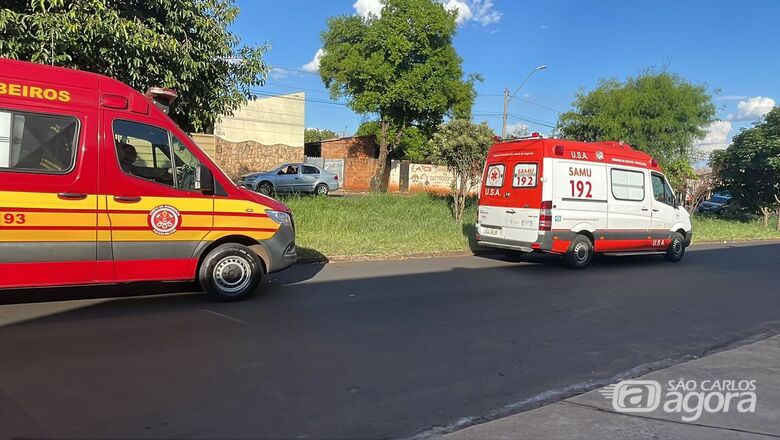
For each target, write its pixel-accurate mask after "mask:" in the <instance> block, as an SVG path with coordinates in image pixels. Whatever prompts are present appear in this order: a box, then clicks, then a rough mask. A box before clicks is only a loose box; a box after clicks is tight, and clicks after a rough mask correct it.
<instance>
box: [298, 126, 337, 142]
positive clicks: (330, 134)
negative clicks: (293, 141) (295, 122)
mask: <svg viewBox="0 0 780 440" xmlns="http://www.w3.org/2000/svg"><path fill="white" fill-rule="evenodd" d="M338 137H339V135H338V134H337V133H336V132H335V131H333V130H328V129H327V128H326V129H322V130H321V129H319V128H307V129H306V130H304V131H303V142H304V143H306V144H308V143H310V142H322V141H327V140H329V139H338Z"/></svg>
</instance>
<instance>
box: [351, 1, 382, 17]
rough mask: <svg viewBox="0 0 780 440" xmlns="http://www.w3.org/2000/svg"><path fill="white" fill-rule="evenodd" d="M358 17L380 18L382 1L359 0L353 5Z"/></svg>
mask: <svg viewBox="0 0 780 440" xmlns="http://www.w3.org/2000/svg"><path fill="white" fill-rule="evenodd" d="M352 7H353V8H355V12H357V15H359V16H361V17H363V18H367V17H368V16H369V15H375V16H377V17H379V16H380V15H382V2H381V1H380V0H357V1H356V2H355V4H353V5H352Z"/></svg>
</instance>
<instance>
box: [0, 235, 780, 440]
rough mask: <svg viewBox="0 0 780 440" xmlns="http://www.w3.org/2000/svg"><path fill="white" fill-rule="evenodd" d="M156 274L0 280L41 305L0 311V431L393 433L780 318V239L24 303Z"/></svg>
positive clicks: (14, 296)
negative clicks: (102, 279) (80, 285)
mask: <svg viewBox="0 0 780 440" xmlns="http://www.w3.org/2000/svg"><path fill="white" fill-rule="evenodd" d="M177 288H179V289H180V288H181V286H178V287H177ZM154 289H157V290H158V291H159V290H160V289H161V288H160V287H159V286H157V287H155V286H129V287H128V286H126V287H123V288H108V287H99V288H94V289H60V290H53V291H36V292H16V293H9V292H4V293H3V294H2V296H1V297H0V301H1V302H3V303H4V305H0V312H1V311H2V309H4V308H5V309H7V310H22V309H24V310H25V311H26V312H29V311H30V310H31V309H32V310H38V312H37V314H36V313H32V314H31V315H29V316H31V317H34V316H38V317H37V318H33V319H30V320H27V321H24V322H19V323H15V324H8V325H5V326H0V437H3V438H5V437H10V436H25V437H60V438H62V437H100V438H109V437H122V438H160V437H192V438H238V437H253V438H271V437H273V438H387V437H407V436H412V435H415V434H418V433H421V432H426V431H427V432H430V431H429V430H430V429H431V428H434V427H437V426H439V427H446V426H453V425H454V424H458V423H467V422H468V421H476V420H479V418H481V417H490V416H492V415H496V414H500V413H501V412H510V411H513V410H517V409H519V408H521V405H519V404H518V402H523V401H527V400H528V399H532V398H534V396H536V397H537V398H540V396H541V398H542V399H544V398H548V399H554V398H556V397H555V396H556V394H555V393H556V390H558V391H559V392H563V393H564V394H565V393H566V392H567V391H566V390H567V389H568V390H569V392H570V391H571V390H581V389H584V388H588V387H592V386H596V385H597V384H599V383H601V382H603V381H606V380H609V379H610V378H612V377H614V376H615V375H619V374H621V373H624V372H626V371H628V370H631V369H633V368H636V367H638V366H641V365H645V366H647V365H648V364H650V365H659V364H654V363H658V362H661V363H668V362H673V361H675V360H680V359H684V358H686V357H689V356H694V355H701V354H703V353H706V352H707V351H708V350H711V349H717V348H718V347H723V346H724V345H727V344H730V343H733V342H734V341H738V340H740V339H743V338H746V337H750V336H753V335H756V334H760V333H762V332H767V333H772V332H776V331H778V330H780V314H779V313H778V312H779V311H780V244H771V245H762V246H750V247H718V248H706V247H705V248H699V249H697V250H693V251H691V252H689V254H688V255H687V256H686V258H685V260H684V261H683V262H681V263H679V264H671V263H667V262H665V261H664V260H663V259H662V258H661V257H658V256H652V257H626V258H602V259H601V260H599V261H597V262H596V264H594V266H593V267H590V268H588V269H586V270H584V271H571V270H567V269H564V268H562V267H560V266H559V265H558V264H556V263H555V261H554V260H550V259H549V258H536V259H532V260H531V261H530V262H527V261H522V262H521V261H501V260H496V259H493V258H487V257H453V258H438V259H430V260H409V261H400V262H366V263H352V264H346V263H343V264H341V263H340V264H329V265H325V266H323V265H300V266H297V267H295V268H293V269H291V270H289V271H286V272H283V273H280V274H277V275H273V276H272V277H270V279H269V280H268V281H267V282H266V283H264V293H262V294H260V295H258V296H257V297H255V298H252V299H251V300H249V301H245V302H242V303H235V304H214V303H209V302H207V301H206V299H205V298H204V297H203V296H201V295H193V294H180V295H165V296H146V297H126V298H121V299H113V300H99V301H91V300H88V301H79V302H73V301H66V302H59V303H55V304H51V303H44V302H39V303H29V302H30V301H45V300H50V299H53V298H57V297H66V298H69V299H77V298H78V299H84V298H91V297H101V296H106V295H128V294H136V293H141V292H148V291H151V290H154ZM162 289H163V290H164V289H171V287H164V288H162ZM20 303H22V304H20ZM68 304H71V305H70V306H69V305H68ZM72 304H76V306H75V307H76V308H73V307H74V306H72ZM13 308H16V309H13ZM47 313H48V315H47V316H40V315H46V314H47ZM634 371H638V370H634ZM572 386H574V388H567V387H572ZM526 403H527V402H526Z"/></svg>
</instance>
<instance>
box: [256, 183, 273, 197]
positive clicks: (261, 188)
mask: <svg viewBox="0 0 780 440" xmlns="http://www.w3.org/2000/svg"><path fill="white" fill-rule="evenodd" d="M273 191H274V186H273V185H271V182H260V184H259V185H257V192H259V193H260V194H262V195H264V196H270V195H271V193H272V192H273Z"/></svg>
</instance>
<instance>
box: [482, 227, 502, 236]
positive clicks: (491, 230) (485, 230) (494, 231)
mask: <svg viewBox="0 0 780 440" xmlns="http://www.w3.org/2000/svg"><path fill="white" fill-rule="evenodd" d="M500 233H501V229H500V228H491V227H489V226H483V227H482V234H483V235H491V236H494V237H495V236H497V235H499V234H500Z"/></svg>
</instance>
